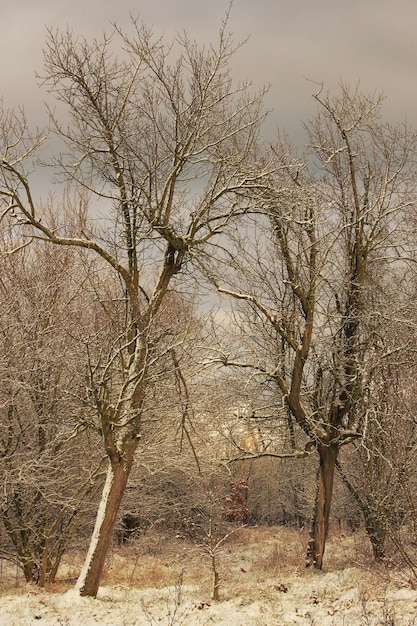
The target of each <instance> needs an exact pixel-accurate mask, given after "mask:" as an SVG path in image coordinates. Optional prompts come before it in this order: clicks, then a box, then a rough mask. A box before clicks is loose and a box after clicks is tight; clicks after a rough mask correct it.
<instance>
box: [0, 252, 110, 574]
mask: <svg viewBox="0 0 417 626" xmlns="http://www.w3.org/2000/svg"><path fill="white" fill-rule="evenodd" d="M0 264H1V283H0V303H1V304H0V349H1V359H0V425H1V435H0V472H1V476H2V485H3V489H2V496H1V498H0V520H1V523H2V525H3V528H4V531H5V535H6V537H7V540H8V541H4V543H3V546H2V549H1V550H0V554H1V556H2V557H3V558H9V559H11V560H13V561H15V562H16V563H17V564H18V565H19V566H20V567H21V568H22V570H23V572H24V575H25V577H26V580H28V581H34V580H36V581H37V582H38V583H39V584H40V585H41V586H42V585H43V584H44V583H45V582H46V581H47V580H49V581H53V579H54V577H55V574H56V572H57V569H58V565H59V563H60V560H61V557H62V555H63V554H64V552H65V551H66V550H67V549H68V547H69V546H70V545H71V543H72V542H73V540H74V536H75V534H76V532H77V531H79V530H80V528H81V526H82V524H84V523H85V522H86V521H87V522H88V523H91V519H92V511H93V508H94V505H95V504H96V500H97V498H96V495H97V488H98V484H97V480H96V474H97V470H98V469H99V466H100V455H99V454H98V450H97V448H98V446H97V445H94V442H93V441H91V440H90V441H89V440H88V439H87V438H84V439H82V440H81V439H80V437H79V436H77V432H76V430H75V428H74V421H73V414H74V413H76V412H78V411H79V410H80V407H81V405H80V403H78V402H77V401H76V400H75V396H76V391H77V390H78V392H80V390H81V389H82V388H83V386H84V369H83V367H82V365H81V364H80V365H78V363H79V358H78V357H79V352H80V351H79V346H78V342H77V341H76V339H75V332H80V330H81V329H80V320H81V318H82V317H83V316H82V311H83V303H85V299H84V298H81V297H79V295H80V294H79V289H78V286H77V283H76V281H75V279H74V277H75V273H76V271H77V272H78V273H79V270H80V267H79V265H78V264H76V263H75V259H74V257H73V255H72V254H71V251H69V250H64V249H62V250H58V249H52V248H51V247H45V245H43V244H37V245H35V244H33V245H32V246H31V247H30V248H27V247H26V248H23V249H21V250H20V251H19V252H16V253H15V254H14V255H13V256H6V257H3V258H2V259H0ZM80 313H81V315H80ZM87 325H88V320H84V321H83V326H84V328H85V329H86V328H87ZM76 328H77V331H75V329H76ZM69 388H71V389H72V394H68V393H67V389H69Z"/></svg>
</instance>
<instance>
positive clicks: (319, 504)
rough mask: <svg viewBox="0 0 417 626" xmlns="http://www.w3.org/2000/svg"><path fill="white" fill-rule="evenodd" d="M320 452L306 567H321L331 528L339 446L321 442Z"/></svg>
mask: <svg viewBox="0 0 417 626" xmlns="http://www.w3.org/2000/svg"><path fill="white" fill-rule="evenodd" d="M318 452H319V455H320V467H319V472H318V481H317V492H316V501H315V505H314V514H313V520H312V525H311V531H310V539H309V542H308V546H307V555H306V567H315V568H317V569H321V568H322V565H323V555H324V549H325V547H326V539H327V533H328V530H329V517H330V506H331V502H332V496H333V480H334V472H335V467H336V461H337V456H338V453H339V446H338V445H331V444H330V445H325V444H320V445H319V446H318Z"/></svg>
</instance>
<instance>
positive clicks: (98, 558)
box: [75, 445, 136, 598]
mask: <svg viewBox="0 0 417 626" xmlns="http://www.w3.org/2000/svg"><path fill="white" fill-rule="evenodd" d="M135 449H136V446H133V445H132V446H130V447H129V448H128V449H127V450H125V454H124V455H123V457H117V458H116V459H110V460H109V467H108V470H107V478H106V482H105V484H104V488H103V493H102V496H101V501H100V506H99V509H98V512H97V519H96V524H95V527H94V531H93V535H92V537H91V541H90V547H89V550H88V554H87V557H86V559H85V562H84V565H83V568H82V570H81V573H80V575H79V577H78V580H77V583H76V585H75V588H76V589H77V590H78V591H79V593H80V595H81V596H91V597H93V598H95V597H96V596H97V592H98V589H99V585H100V579H101V575H102V572H103V568H104V563H105V560H106V555H107V551H108V548H109V546H110V543H111V540H112V535H113V529H114V525H115V522H116V517H117V513H118V511H119V508H120V503H121V501H122V498H123V495H124V492H125V490H126V485H127V481H128V478H129V474H130V470H131V469H132V463H133V456H134V452H135Z"/></svg>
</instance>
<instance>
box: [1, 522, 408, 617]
mask: <svg viewBox="0 0 417 626" xmlns="http://www.w3.org/2000/svg"><path fill="white" fill-rule="evenodd" d="M242 532H243V535H242V537H241V539H240V541H239V542H234V543H233V545H232V546H229V547H228V549H227V554H225V556H224V558H223V559H222V563H221V573H222V582H223V584H222V587H221V596H222V599H221V601H220V602H213V601H212V600H211V599H210V571H209V570H208V569H205V563H204V561H205V557H204V556H201V555H200V557H198V558H197V560H196V557H195V556H194V557H193V559H192V560H190V561H187V559H185V558H184V554H178V553H177V554H174V553H171V554H164V553H163V552H162V553H159V554H157V555H147V556H146V555H141V554H140V552H137V551H136V552H135V551H127V550H125V551H124V553H123V554H120V553H118V554H115V555H113V559H112V560H111V561H109V567H108V571H107V575H106V576H105V581H104V584H103V587H101V588H100V592H99V595H98V597H97V599H95V600H93V599H91V598H80V597H79V596H78V595H77V594H76V592H75V591H74V590H73V589H72V588H70V589H68V590H65V588H64V589H63V590H62V583H61V585H59V587H60V588H61V591H60V592H56V591H52V590H49V591H44V590H42V589H39V588H37V587H33V586H28V585H23V586H21V587H19V588H18V589H15V590H14V589H12V588H11V586H10V585H9V587H6V585H5V583H4V581H3V579H2V581H1V582H2V586H1V587H0V591H2V597H1V604H0V625H1V626H20V625H28V626H29V625H34V624H41V625H42V626H92V625H95V626H96V625H97V624H101V625H103V626H146V625H148V624H151V625H152V624H153V625H155V624H160V625H164V626H165V625H166V626H174V625H182V626H203V625H212V624H225V625H228V626H268V625H281V624H284V625H285V624H300V625H302V624H306V625H307V624H310V625H317V626H318V625H320V626H330V625H334V626H338V625H340V626H342V625H343V626H358V625H361V626H373V625H375V626H377V625H381V626H382V625H384V626H385V625H386V626H411V625H413V624H417V591H416V590H414V589H412V588H411V585H410V583H409V582H407V580H406V578H405V577H403V576H401V574H400V573H398V572H394V571H392V570H384V569H383V568H374V567H372V568H371V567H370V568H367V567H366V562H364V563H361V564H357V565H355V564H353V563H352V560H351V562H350V564H349V563H348V560H347V559H346V557H345V556H343V554H346V553H347V552H349V551H351V550H354V544H353V543H352V540H347V539H340V538H334V539H333V542H332V543H331V544H330V546H329V550H328V553H329V554H328V557H327V570H326V571H323V572H316V571H311V570H305V569H304V568H303V567H302V560H301V557H302V554H301V552H302V550H301V549H298V548H296V549H294V548H291V549H290V541H291V540H290V537H291V535H290V532H289V531H281V530H280V529H273V530H270V531H268V532H264V531H262V530H261V529H260V532H259V540H256V541H255V540H254V537H255V536H256V535H254V531H252V532H251V533H246V535H245V532H244V531H242ZM282 533H284V534H285V536H284V537H281V535H282ZM295 535H296V533H295ZM245 538H246V542H245ZM248 541H249V542H248ZM348 542H350V543H349V544H348ZM347 544H348V545H347ZM277 546H278V547H277ZM342 546H344V548H343V549H342ZM176 547H177V548H178V546H176ZM332 548H333V552H332ZM174 552H175V551H174ZM177 552H178V550H177ZM295 553H297V554H295ZM342 553H343V554H342ZM352 556H353V555H352ZM332 557H333V558H332ZM332 561H333V567H332ZM140 566H141V567H140ZM187 566H189V567H190V572H189V575H187ZM141 568H142V570H146V571H145V572H144V573H143V572H142V574H140V569H141ZM164 569H165V570H166V573H167V577H169V576H171V578H172V575H173V573H174V572H175V571H177V572H179V571H184V579H183V581H182V582H181V581H180V578H178V579H177V581H176V583H175V584H173V585H170V586H164V573H163V572H164ZM137 574H138V576H139V578H138V576H137ZM146 576H148V579H149V582H150V583H151V584H149V585H146ZM193 578H194V579H195V584H193ZM138 585H140V586H138Z"/></svg>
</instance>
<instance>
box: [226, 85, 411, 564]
mask: <svg viewBox="0 0 417 626" xmlns="http://www.w3.org/2000/svg"><path fill="white" fill-rule="evenodd" d="M314 97H315V100H316V102H317V104H318V106H319V112H318V114H317V116H316V117H315V118H313V120H312V121H310V122H309V123H308V124H307V125H306V129H307V131H308V135H309V140H310V150H309V152H307V154H306V155H301V156H298V155H297V154H296V153H295V152H294V150H293V149H292V148H291V146H290V145H289V143H288V141H287V140H282V141H281V142H280V143H279V144H278V145H277V146H275V147H274V148H273V151H274V153H275V156H276V158H277V172H278V173H277V174H276V177H275V180H272V179H271V180H270V182H269V184H267V185H264V186H262V187H258V188H257V194H258V195H257V200H258V206H259V212H260V213H262V214H263V215H264V216H265V218H264V219H262V218H261V217H260V216H259V217H258V216H255V217H254V218H253V221H252V224H250V223H249V222H248V229H249V230H248V232H249V237H248V238H247V239H246V241H245V242H244V245H243V244H242V241H241V240H239V238H238V239H237V242H238V244H237V246H236V254H235V256H234V262H233V270H234V271H233V272H232V275H231V277H230V279H229V284H228V285H227V283H226V281H225V278H224V276H225V271H224V270H223V280H222V281H221V280H219V279H217V284H218V286H219V290H220V292H221V293H224V294H227V295H229V296H231V298H233V299H234V300H235V301H236V302H237V303H239V304H240V307H241V308H240V310H239V311H238V313H237V314H236V319H237V320H238V324H239V325H240V329H241V331H242V332H241V336H240V341H239V342H238V343H237V344H235V347H234V348H232V349H229V350H227V349H224V350H223V352H222V353H221V354H220V356H217V357H215V358H214V361H216V362H217V363H223V364H224V365H228V366H229V365H230V366H234V367H236V368H240V369H246V371H250V372H252V374H254V373H255V374H256V375H257V376H258V377H264V378H266V379H267V380H269V381H271V382H272V383H273V384H275V386H276V389H277V390H278V394H279V395H280V397H281V399H282V403H283V405H284V406H286V407H287V408H288V410H289V412H290V415H291V416H292V418H293V420H294V421H295V423H296V424H297V425H298V426H299V427H300V428H301V431H302V432H303V433H304V436H305V439H304V442H305V444H304V443H303V449H300V448H298V449H297V450H296V451H294V450H293V451H292V454H293V455H294V456H303V455H305V454H308V453H310V452H311V451H313V450H316V451H317V453H318V456H319V470H318V478H317V493H316V501H315V509H314V515H313V521H312V528H311V537H310V542H309V546H308V551H307V561H306V562H307V564H308V565H313V566H315V567H318V568H321V566H322V562H323V554H324V549H325V543H326V538H327V533H328V525H329V514H330V505H331V500H332V493H333V481H334V474H335V467H336V463H337V460H338V457H339V452H340V449H341V447H342V446H344V445H345V444H347V443H349V442H351V441H352V440H356V439H357V438H359V437H360V436H361V432H362V429H363V424H364V417H365V415H366V414H367V410H368V405H367V401H368V394H367V393H366V384H367V383H366V375H365V370H366V364H367V360H368V358H369V355H370V351H372V348H373V342H374V340H375V333H377V329H376V328H375V325H374V323H373V322H374V319H373V318H372V316H373V314H374V313H375V311H374V310H373V304H372V297H371V295H372V293H373V288H374V287H373V285H374V282H375V280H377V277H378V276H381V272H389V271H390V268H391V267H393V266H395V265H396V264H398V263H406V259H407V258H408V256H409V251H410V239H409V237H408V236H407V231H406V228H404V227H403V226H404V225H405V219H404V218H405V216H406V215H407V212H409V211H410V210H412V208H413V203H414V197H415V186H416V176H415V173H416V169H415V168H416V152H415V148H416V137H415V135H414V134H413V133H412V132H411V131H410V130H409V129H408V128H407V127H406V126H405V125H404V124H399V125H397V126H391V125H389V124H386V123H383V122H382V121H381V120H380V109H381V102H382V98H381V97H367V96H365V95H363V94H362V93H361V92H360V91H359V90H358V89H355V90H350V89H349V88H348V87H346V86H344V85H342V86H341V93H340V95H338V96H336V97H334V98H332V97H330V96H328V95H325V94H324V93H323V90H320V91H319V92H318V93H317V94H316V95H315V96H314ZM250 229H252V230H250ZM251 242H252V245H251ZM238 250H239V252H238ZM236 259H238V261H236ZM229 267H230V264H229ZM242 307H243V309H242ZM248 338H252V340H251V341H250V340H249V339H248ZM248 346H250V347H251V348H252V350H253V354H255V357H254V358H249V357H248ZM245 347H246V349H245ZM290 452H291V451H290Z"/></svg>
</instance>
